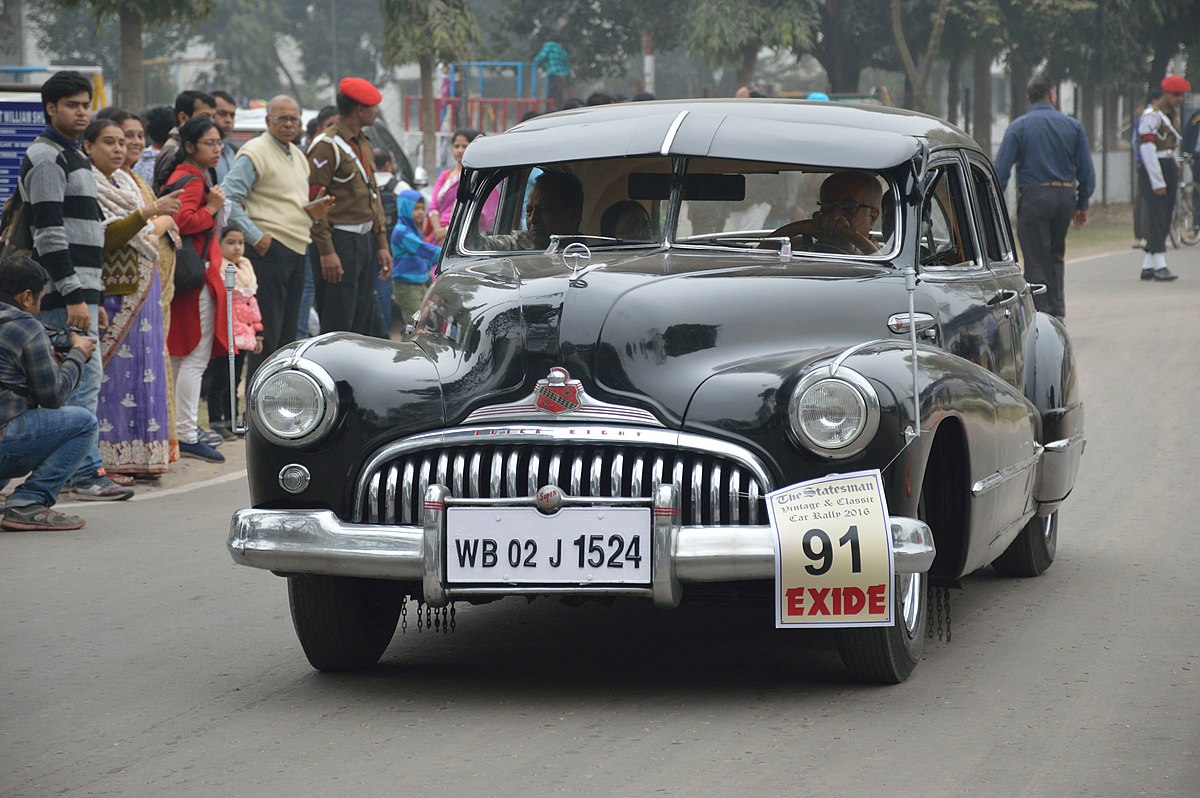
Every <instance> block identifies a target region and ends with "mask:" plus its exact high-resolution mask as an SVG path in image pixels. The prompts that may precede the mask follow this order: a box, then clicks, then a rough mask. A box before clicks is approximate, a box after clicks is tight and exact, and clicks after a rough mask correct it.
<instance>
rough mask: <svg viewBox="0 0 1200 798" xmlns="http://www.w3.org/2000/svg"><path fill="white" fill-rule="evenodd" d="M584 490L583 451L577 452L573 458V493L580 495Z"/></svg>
mask: <svg viewBox="0 0 1200 798" xmlns="http://www.w3.org/2000/svg"><path fill="white" fill-rule="evenodd" d="M582 491H583V453H582V452H575V456H574V457H572V458H571V495H572V496H580V495H582Z"/></svg>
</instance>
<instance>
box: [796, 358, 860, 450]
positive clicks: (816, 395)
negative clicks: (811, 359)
mask: <svg viewBox="0 0 1200 798" xmlns="http://www.w3.org/2000/svg"><path fill="white" fill-rule="evenodd" d="M828 374H829V373H828V371H827V370H826V369H818V370H817V371H815V372H810V373H809V374H808V375H807V376H806V377H805V378H804V379H802V380H801V381H800V384H799V385H797V386H796V390H795V391H794V392H793V393H792V398H791V401H790V402H789V403H788V416H789V421H790V422H791V426H792V431H793V432H794V433H795V435H796V437H797V439H798V440H799V441H800V442H801V443H802V444H804V445H805V446H807V447H809V448H811V449H813V450H815V451H817V452H818V453H819V454H823V455H825V456H826V457H849V456H851V455H853V454H857V453H858V452H860V451H862V449H863V448H864V447H865V446H866V445H867V444H868V443H870V442H871V439H872V438H873V437H874V436H875V431H876V430H877V429H878V427H879V399H878V397H877V396H876V395H875V390H874V389H873V388H872V387H871V384H870V382H868V381H867V380H866V378H864V377H863V376H862V375H861V374H858V373H857V372H854V371H851V370H849V369H847V368H846V367H844V366H843V367H841V368H840V369H838V373H837V376H836V377H830V376H828Z"/></svg>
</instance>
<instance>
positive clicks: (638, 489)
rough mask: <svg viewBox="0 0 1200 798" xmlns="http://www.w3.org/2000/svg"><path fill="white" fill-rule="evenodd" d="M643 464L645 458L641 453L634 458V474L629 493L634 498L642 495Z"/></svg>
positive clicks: (631, 478) (630, 481)
mask: <svg viewBox="0 0 1200 798" xmlns="http://www.w3.org/2000/svg"><path fill="white" fill-rule="evenodd" d="M642 463H643V456H642V453H641V452H638V453H637V456H636V457H634V458H633V474H632V475H631V477H630V480H629V492H630V493H631V494H633V495H634V496H641V495H642Z"/></svg>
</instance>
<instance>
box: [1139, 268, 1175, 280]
mask: <svg viewBox="0 0 1200 798" xmlns="http://www.w3.org/2000/svg"><path fill="white" fill-rule="evenodd" d="M1143 279H1144V278H1143ZM1153 279H1154V281H1155V282H1158V283H1169V282H1170V281H1172V280H1178V279H1179V275H1178V274H1176V273H1175V272H1173V271H1171V270H1170V269H1168V268H1167V267H1166V266H1163V267H1162V268H1161V269H1155V271H1154V276H1153Z"/></svg>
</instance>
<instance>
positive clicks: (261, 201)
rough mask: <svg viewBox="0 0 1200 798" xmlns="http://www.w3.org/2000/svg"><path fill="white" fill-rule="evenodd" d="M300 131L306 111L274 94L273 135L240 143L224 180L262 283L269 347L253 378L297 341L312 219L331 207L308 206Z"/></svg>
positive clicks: (270, 107)
mask: <svg viewBox="0 0 1200 798" xmlns="http://www.w3.org/2000/svg"><path fill="white" fill-rule="evenodd" d="M299 131H300V106H299V105H298V104H297V103H296V101H295V100H293V99H292V98H291V97H288V96H287V95H280V96H278V97H275V98H274V99H272V100H271V102H270V103H268V104H267V132H266V133H263V134H262V135H261V136H259V137H257V138H254V139H251V140H250V141H248V142H246V143H245V144H243V145H242V147H241V149H239V150H238V153H237V157H236V158H234V160H233V166H232V167H230V169H229V174H227V175H226V176H225V179H224V180H222V181H221V187H222V188H223V189H224V190H225V196H226V198H227V199H229V200H230V201H231V203H232V208H231V209H230V215H229V221H230V224H232V225H233V226H234V227H237V228H239V229H241V231H242V233H243V234H244V235H245V236H246V243H247V244H249V247H248V248H247V250H246V255H247V256H248V257H249V258H250V263H251V265H253V266H254V275H255V277H256V278H257V279H258V293H257V294H256V297H257V299H258V306H259V308H260V310H261V311H262V319H263V348H262V354H260V355H252V356H251V357H250V365H249V373H250V374H253V373H254V371H255V369H257V368H258V366H259V365H260V364H261V363H262V362H263V360H265V359H266V358H267V357H268V356H269V355H270V354H271V353H272V352H274V351H275V350H276V349H278V348H279V347H281V346H283V345H285V344H289V343H291V342H292V341H293V340H295V332H296V317H297V315H298V314H299V312H300V295H301V294H302V293H303V292H304V251H305V249H306V248H307V247H308V244H309V241H310V240H311V231H312V224H313V221H314V220H317V219H323V218H325V216H326V215H327V214H328V213H329V209H330V207H331V206H332V205H333V197H329V196H326V197H322V198H321V201H318V202H316V203H315V204H314V203H310V202H309V201H308V170H309V167H308V159H307V158H306V157H305V155H304V153H303V152H302V151H301V150H300V148H299V147H297V146H296V145H295V144H293V143H292V142H293V141H294V140H295V138H296V134H297V133H298V132H299Z"/></svg>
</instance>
